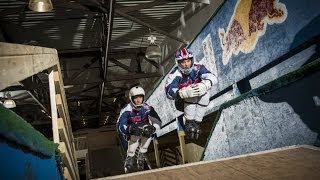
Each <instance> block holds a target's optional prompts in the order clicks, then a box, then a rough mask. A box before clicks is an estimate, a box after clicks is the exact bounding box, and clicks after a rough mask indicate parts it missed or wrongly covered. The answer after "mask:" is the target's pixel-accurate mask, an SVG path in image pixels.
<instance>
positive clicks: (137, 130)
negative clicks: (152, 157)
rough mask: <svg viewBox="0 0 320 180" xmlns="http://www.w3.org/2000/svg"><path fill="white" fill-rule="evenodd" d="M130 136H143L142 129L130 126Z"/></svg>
mask: <svg viewBox="0 0 320 180" xmlns="http://www.w3.org/2000/svg"><path fill="white" fill-rule="evenodd" d="M128 128H129V134H130V135H134V136H141V134H142V127H140V126H135V125H130V126H129V127H128Z"/></svg>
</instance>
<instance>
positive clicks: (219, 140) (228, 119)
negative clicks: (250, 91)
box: [204, 71, 320, 160]
mask: <svg viewBox="0 0 320 180" xmlns="http://www.w3.org/2000/svg"><path fill="white" fill-rule="evenodd" d="M319 79H320V72H319V71H318V72H316V73H314V74H312V75H310V76H307V77H305V78H304V79H302V80H299V81H296V82H294V83H293V84H290V85H288V86H284V87H282V88H280V89H277V90H275V91H273V92H271V93H267V94H265V95H261V96H258V97H250V98H247V99H245V100H243V101H240V102H239V103H238V104H235V105H232V106H230V107H228V108H226V109H224V110H223V111H222V113H221V116H220V118H219V121H218V122H217V124H216V126H215V128H214V131H213V133H212V135H211V137H210V139H209V141H208V144H207V148H206V149H205V153H204V160H210V159H218V158H224V157H230V156H235V155H240V154H246V153H251V152H258V151H262V150H268V149H274V148H278V147H284V146H289V145H296V144H309V145H317V146H320V121H319V117H320V99H319V98H320V85H319Z"/></svg>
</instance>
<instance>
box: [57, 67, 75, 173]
mask: <svg viewBox="0 0 320 180" xmlns="http://www.w3.org/2000/svg"><path fill="white" fill-rule="evenodd" d="M53 69H54V71H55V72H54V79H55V83H56V89H57V90H58V91H59V92H60V95H61V98H60V99H61V104H63V109H64V115H65V119H64V120H65V122H66V123H65V125H66V127H67V128H66V129H67V130H68V131H67V132H68V136H69V137H70V140H71V142H70V145H71V150H72V152H73V153H72V155H73V156H74V157H75V147H74V137H73V134H72V127H71V121H70V115H69V109H68V104H67V98H66V95H65V91H64V83H63V78H62V75H61V69H60V63H59V62H58V64H57V65H55V66H53ZM75 166H76V169H78V164H77V163H76V164H75ZM76 176H77V179H80V176H79V172H78V171H76Z"/></svg>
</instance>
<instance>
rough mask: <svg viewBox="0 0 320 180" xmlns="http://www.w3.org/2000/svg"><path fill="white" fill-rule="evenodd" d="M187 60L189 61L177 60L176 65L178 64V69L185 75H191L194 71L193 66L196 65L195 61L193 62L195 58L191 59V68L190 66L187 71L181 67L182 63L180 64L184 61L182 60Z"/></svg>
mask: <svg viewBox="0 0 320 180" xmlns="http://www.w3.org/2000/svg"><path fill="white" fill-rule="evenodd" d="M185 59H189V58H184V59H181V60H176V63H177V65H178V69H179V70H180V71H181V72H182V73H183V74H185V75H189V74H190V73H191V71H192V67H193V64H194V60H193V57H192V58H191V66H190V68H188V69H185V68H183V67H181V66H180V63H179V61H182V60H185Z"/></svg>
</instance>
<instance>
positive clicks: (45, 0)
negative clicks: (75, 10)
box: [29, 0, 53, 12]
mask: <svg viewBox="0 0 320 180" xmlns="http://www.w3.org/2000/svg"><path fill="white" fill-rule="evenodd" d="M29 9H31V10H32V11H35V12H48V11H51V10H52V9H53V6H52V2H51V0H30V1H29Z"/></svg>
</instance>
